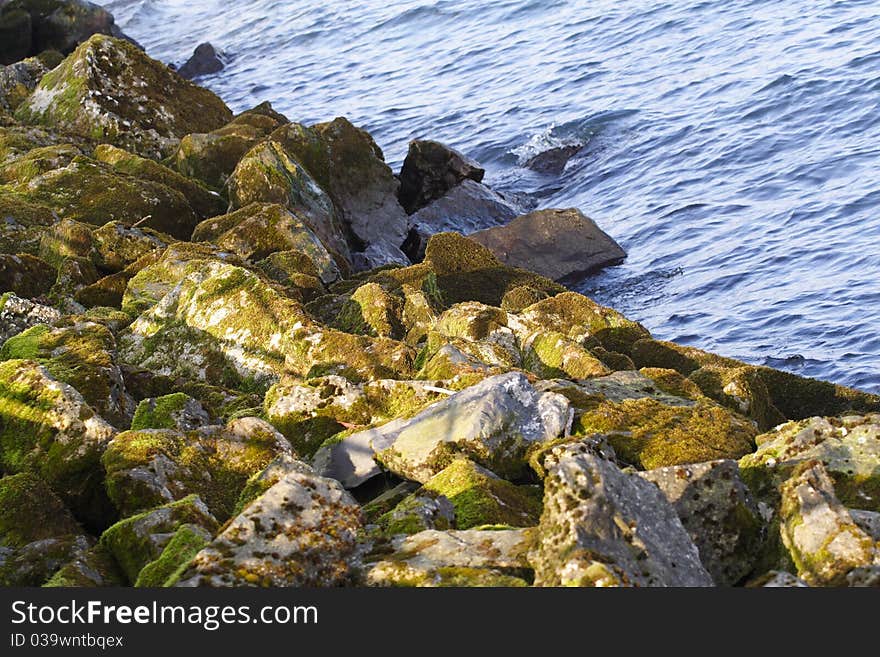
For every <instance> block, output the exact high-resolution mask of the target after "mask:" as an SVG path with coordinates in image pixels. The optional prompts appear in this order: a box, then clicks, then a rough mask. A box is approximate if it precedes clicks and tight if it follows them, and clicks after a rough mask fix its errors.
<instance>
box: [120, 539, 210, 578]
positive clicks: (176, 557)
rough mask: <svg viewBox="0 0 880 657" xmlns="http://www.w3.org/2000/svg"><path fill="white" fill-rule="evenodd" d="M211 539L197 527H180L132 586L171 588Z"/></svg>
mask: <svg viewBox="0 0 880 657" xmlns="http://www.w3.org/2000/svg"><path fill="white" fill-rule="evenodd" d="M212 538H213V536H212V534H211V533H210V532H208V531H206V530H205V529H204V528H202V527H199V526H198V525H191V524H186V525H181V526H180V527H178V528H177V531H176V532H174V535H173V536H172V537H171V540H169V541H168V544H167V545H166V546H165V549H164V550H162V554H160V555H159V558H158V559H156V560H155V561H151V562H150V563H148V564H147V565H146V566H144V567H143V568H142V569H141V572H140V573H138V577H137V580H136V581H135V583H134V585H135V586H136V587H138V588H143V587H159V586H173V585H174V584H175V583H176V582H177V579H178V578H179V577H180V575H181V574H183V571H184V570H185V569H186V567H187V566H188V565H189V562H190V561H192V560H193V557H195V556H196V555H197V554H198V553H199V552H200V551H201V550H202V549H203V548H204V547H206V546H207V545H208V544H209V543H210V542H211V539H212Z"/></svg>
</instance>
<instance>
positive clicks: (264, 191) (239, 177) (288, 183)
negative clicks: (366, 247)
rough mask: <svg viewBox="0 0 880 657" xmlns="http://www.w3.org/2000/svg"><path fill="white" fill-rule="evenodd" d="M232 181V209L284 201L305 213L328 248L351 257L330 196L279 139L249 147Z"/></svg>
mask: <svg viewBox="0 0 880 657" xmlns="http://www.w3.org/2000/svg"><path fill="white" fill-rule="evenodd" d="M228 184H229V198H230V205H231V208H232V209H234V210H235V209H239V208H244V207H245V206H248V205H251V204H252V203H262V204H266V203H271V204H277V205H283V206H285V207H287V208H288V209H289V210H290V211H291V212H293V213H295V214H296V215H298V216H300V217H302V219H303V220H304V221H305V222H306V223H307V224H308V226H309V227H310V228H311V229H312V230H314V231H315V233H316V234H317V235H318V237H319V238H320V239H321V241H322V242H323V243H324V244H325V245H326V247H327V248H328V249H330V250H332V251H334V252H336V253H338V254H339V255H340V256H341V257H342V258H343V259H345V260H348V259H349V258H350V256H349V250H348V245H347V244H346V242H345V237H344V232H343V228H342V224H341V223H340V221H339V219H338V217H337V213H336V210H335V209H334V206H333V203H332V201H331V200H330V197H329V196H327V194H326V193H325V192H324V190H322V189H321V187H319V186H318V184H317V183H316V182H315V180H314V179H313V178H312V176H310V175H309V173H308V172H307V171H306V170H305V169H304V168H303V166H302V165H301V164H300V163H299V162H298V161H297V160H296V159H295V158H293V157H291V156H290V155H289V154H288V153H287V151H285V150H284V148H283V147H282V146H281V145H280V144H279V143H277V142H275V141H267V142H263V143H261V144H258V145H257V146H255V147H254V148H253V149H251V150H250V151H248V153H247V154H246V155H245V156H244V157H243V158H242V159H241V161H240V162H239V163H238V166H236V168H235V171H234V172H233V173H232V175H231V176H230V178H229V183H228Z"/></svg>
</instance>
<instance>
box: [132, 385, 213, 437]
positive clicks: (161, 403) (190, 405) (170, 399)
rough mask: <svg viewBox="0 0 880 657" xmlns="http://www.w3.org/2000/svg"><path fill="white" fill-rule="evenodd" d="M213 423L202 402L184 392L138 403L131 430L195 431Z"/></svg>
mask: <svg viewBox="0 0 880 657" xmlns="http://www.w3.org/2000/svg"><path fill="white" fill-rule="evenodd" d="M210 424H211V417H210V416H209V415H208V412H207V411H206V410H205V408H204V407H203V406H202V404H201V402H199V401H198V400H197V399H193V398H192V397H190V396H189V395H187V394H186V393H183V392H175V393H173V394H170V395H164V396H162V397H152V398H150V399H144V400H143V401H142V402H141V403H140V404H138V407H137V410H136V411H135V413H134V419H132V421H131V430H132V431H140V430H142V429H177V430H178V431H195V430H196V429H201V428H202V427H207V426H209V425H210Z"/></svg>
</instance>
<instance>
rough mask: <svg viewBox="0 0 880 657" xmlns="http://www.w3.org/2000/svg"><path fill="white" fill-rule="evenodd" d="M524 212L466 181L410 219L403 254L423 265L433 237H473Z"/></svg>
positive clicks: (496, 194) (507, 200)
mask: <svg viewBox="0 0 880 657" xmlns="http://www.w3.org/2000/svg"><path fill="white" fill-rule="evenodd" d="M521 212H522V209H521V208H520V207H519V206H518V205H517V204H516V203H514V202H513V201H511V200H509V199H507V198H505V197H503V196H501V195H500V194H498V193H497V192H494V191H492V190H491V189H489V188H488V187H486V186H485V185H481V184H479V183H477V182H474V181H473V180H470V179H467V180H464V181H462V182H461V183H460V184H458V185H457V186H455V187H454V188H453V189H451V190H450V191H449V192H447V193H446V194H445V195H444V196H442V197H440V198H438V199H437V200H435V201H433V202H432V203H431V204H429V205H427V206H425V207H423V208H421V209H420V210H418V211H417V212H415V213H414V214H412V215H411V216H410V218H409V226H410V231H409V234H408V236H407V239H406V243H405V244H404V251H405V252H406V254H407V255H408V256H409V258H410V259H411V260H412V261H413V262H421V261H422V260H423V259H424V257H425V249H426V247H427V244H428V240H429V239H430V238H431V236H432V235H436V234H437V233H442V232H445V231H455V232H459V233H463V234H469V233H474V232H476V231H480V230H484V229H487V228H491V227H493V226H501V225H503V224H505V223H507V222H508V221H510V220H512V219H514V218H515V217H517V216H519V214H520V213H521Z"/></svg>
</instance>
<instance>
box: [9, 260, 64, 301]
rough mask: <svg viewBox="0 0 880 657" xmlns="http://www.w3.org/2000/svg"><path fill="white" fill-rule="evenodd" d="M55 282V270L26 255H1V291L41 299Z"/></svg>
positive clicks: (41, 261)
mask: <svg viewBox="0 0 880 657" xmlns="http://www.w3.org/2000/svg"><path fill="white" fill-rule="evenodd" d="M54 282H55V270H54V269H52V267H51V266H49V264H48V263H46V262H45V261H44V260H41V259H40V258H35V257H34V256H31V255H28V254H26V253H20V254H18V255H9V254H6V253H3V254H0V290H3V291H4V292H12V293H13V294H16V295H18V296H22V297H39V296H42V295H44V294H46V293H48V292H49V289H50V288H51V287H52V284H53V283H54Z"/></svg>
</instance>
